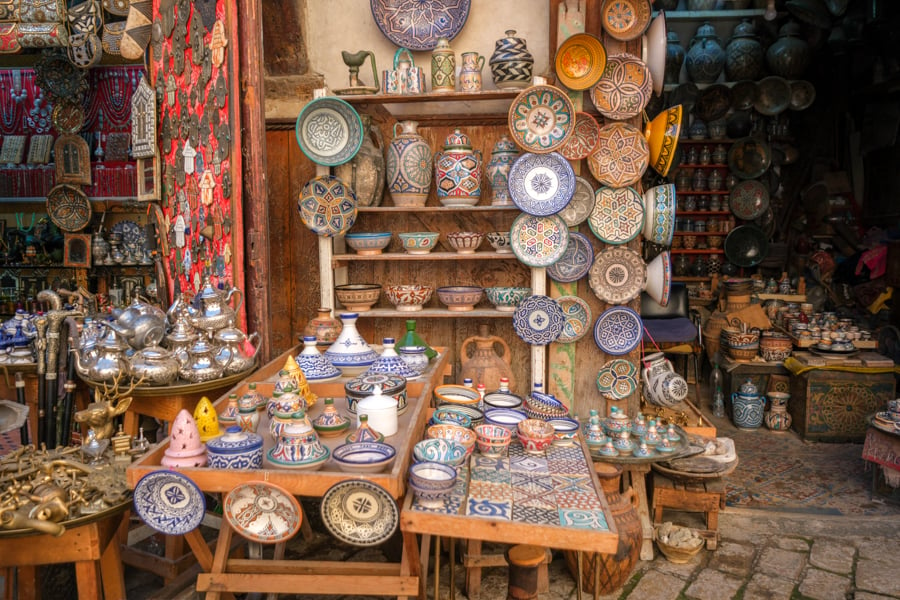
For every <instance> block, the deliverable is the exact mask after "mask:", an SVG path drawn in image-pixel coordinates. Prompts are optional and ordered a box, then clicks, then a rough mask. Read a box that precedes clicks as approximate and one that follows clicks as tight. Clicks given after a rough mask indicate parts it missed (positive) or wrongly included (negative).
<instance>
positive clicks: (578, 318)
mask: <svg viewBox="0 0 900 600" xmlns="http://www.w3.org/2000/svg"><path fill="white" fill-rule="evenodd" d="M556 301H557V302H559V306H560V307H561V308H562V310H563V314H564V315H565V316H566V322H565V325H564V326H563V330H562V333H561V334H559V338H557V340H556V341H557V342H559V343H560V344H571V343H572V342H577V341H578V340H580V339H581V338H583V337H584V335H585V334H586V333H587V332H588V331H589V330H590V328H591V321H593V320H594V318H593V315H592V314H591V307H590V306H588V304H587V302H585V301H584V300H582V299H581V298H579V297H578V296H563V297H562V298H557V299H556Z"/></svg>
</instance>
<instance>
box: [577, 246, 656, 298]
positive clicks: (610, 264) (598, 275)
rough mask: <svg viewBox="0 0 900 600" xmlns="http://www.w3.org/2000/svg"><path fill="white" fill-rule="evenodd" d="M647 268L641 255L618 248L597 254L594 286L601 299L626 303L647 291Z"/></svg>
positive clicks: (592, 282)
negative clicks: (645, 289)
mask: <svg viewBox="0 0 900 600" xmlns="http://www.w3.org/2000/svg"><path fill="white" fill-rule="evenodd" d="M646 276H647V267H646V265H644V260H643V259H642V258H641V255H640V254H638V253H637V252H635V251H634V250H630V249H628V248H624V247H622V246H615V247H613V248H609V249H608V250H604V251H603V252H601V253H600V254H598V255H597V258H596V259H595V260H594V264H593V266H592V267H591V271H590V279H589V282H590V285H591V289H592V290H594V294H596V295H597V297H598V298H600V299H601V300H603V301H604V302H607V303H609V304H625V303H627V302H631V301H632V300H634V299H635V298H637V297H638V295H640V293H641V290H642V289H644V280H645V279H646Z"/></svg>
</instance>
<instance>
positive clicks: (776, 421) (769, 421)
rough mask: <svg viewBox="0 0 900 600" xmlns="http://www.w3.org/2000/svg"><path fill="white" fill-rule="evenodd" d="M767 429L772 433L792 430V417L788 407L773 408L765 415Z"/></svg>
mask: <svg viewBox="0 0 900 600" xmlns="http://www.w3.org/2000/svg"><path fill="white" fill-rule="evenodd" d="M764 419H765V422H766V427H768V428H769V429H771V430H772V431H788V430H789V429H790V428H791V422H792V420H791V415H790V414H788V411H787V407H786V406H774V405H773V406H772V408H771V410H768V411H766V414H765V417H764Z"/></svg>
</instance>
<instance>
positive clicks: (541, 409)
mask: <svg viewBox="0 0 900 600" xmlns="http://www.w3.org/2000/svg"><path fill="white" fill-rule="evenodd" d="M522 410H523V411H525V414H526V415H527V416H528V418H529V419H537V420H539V421H549V420H551V419H561V418H563V417H567V416H569V411H568V410H567V409H566V408H565V407H562V408H549V407H546V406H543V405H541V404H532V403H531V402H530V399H526V400H525V403H524V404H523V405H522Z"/></svg>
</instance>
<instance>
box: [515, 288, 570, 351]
mask: <svg viewBox="0 0 900 600" xmlns="http://www.w3.org/2000/svg"><path fill="white" fill-rule="evenodd" d="M565 325H566V315H565V314H564V313H563V309H562V307H561V306H560V305H559V302H557V301H556V300H554V299H553V298H551V297H549V296H541V295H536V296H530V297H528V298H525V299H524V300H522V302H520V303H519V304H518V305H517V306H516V311H515V312H514V313H513V329H515V330H516V335H518V336H519V337H520V338H522V340H523V341H524V342H525V343H527V344H531V345H533V346H546V345H547V344H549V343H551V342H555V341H556V340H557V339H558V338H559V336H560V335H561V334H562V332H563V328H564V327H565Z"/></svg>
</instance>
